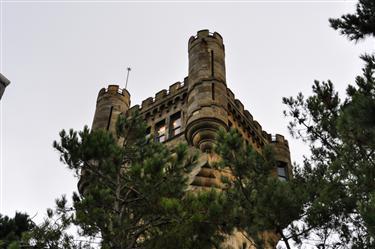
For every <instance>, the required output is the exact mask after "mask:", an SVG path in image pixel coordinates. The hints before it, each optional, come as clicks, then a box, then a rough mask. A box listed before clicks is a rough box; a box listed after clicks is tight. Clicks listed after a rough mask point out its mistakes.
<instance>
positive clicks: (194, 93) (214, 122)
mask: <svg viewBox="0 0 375 249" xmlns="http://www.w3.org/2000/svg"><path fill="white" fill-rule="evenodd" d="M188 51H189V75H188V101H187V123H186V131H185V132H186V133H185V135H186V139H187V141H188V142H189V144H192V145H194V146H195V147H198V148H200V149H201V150H202V151H210V150H211V149H212V146H213V144H214V141H215V137H216V134H217V131H218V130H219V129H220V128H221V127H222V128H227V124H228V114H227V106H228V100H227V87H226V78H225V52H224V44H223V39H222V37H221V36H220V34H218V33H216V32H215V33H213V34H212V33H210V32H209V31H208V30H201V31H198V34H197V36H192V37H190V39H189V44H188Z"/></svg>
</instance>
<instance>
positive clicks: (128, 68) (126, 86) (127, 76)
mask: <svg viewBox="0 0 375 249" xmlns="http://www.w3.org/2000/svg"><path fill="white" fill-rule="evenodd" d="M126 70H128V73H127V75H126V83H125V90H127V88H128V80H129V74H130V71H131V70H132V69H131V68H130V67H127V68H126Z"/></svg>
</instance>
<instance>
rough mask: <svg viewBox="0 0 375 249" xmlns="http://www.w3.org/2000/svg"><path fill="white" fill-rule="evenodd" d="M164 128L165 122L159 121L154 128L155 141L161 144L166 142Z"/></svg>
mask: <svg viewBox="0 0 375 249" xmlns="http://www.w3.org/2000/svg"><path fill="white" fill-rule="evenodd" d="M165 132H166V127H165V120H163V121H160V122H159V123H157V124H156V126H155V141H156V142H159V143H162V142H164V141H165V140H166V133H165Z"/></svg>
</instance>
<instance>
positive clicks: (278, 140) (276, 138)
mask: <svg viewBox="0 0 375 249" xmlns="http://www.w3.org/2000/svg"><path fill="white" fill-rule="evenodd" d="M271 143H273V144H279V145H282V146H286V147H287V148H289V144H288V140H286V139H285V137H284V136H283V135H280V134H275V135H273V136H271Z"/></svg>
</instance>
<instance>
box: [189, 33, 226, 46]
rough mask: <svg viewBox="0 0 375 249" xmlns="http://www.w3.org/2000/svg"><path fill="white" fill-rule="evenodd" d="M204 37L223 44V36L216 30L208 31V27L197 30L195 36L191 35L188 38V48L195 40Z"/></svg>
mask: <svg viewBox="0 0 375 249" xmlns="http://www.w3.org/2000/svg"><path fill="white" fill-rule="evenodd" d="M204 39H210V40H216V42H218V43H220V44H223V37H222V36H221V35H220V34H219V33H217V32H213V33H212V32H210V31H209V30H208V29H202V30H199V31H198V32H197V34H196V35H195V36H191V37H190V39H189V48H190V47H191V46H193V45H194V44H195V43H196V41H201V40H204Z"/></svg>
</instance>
